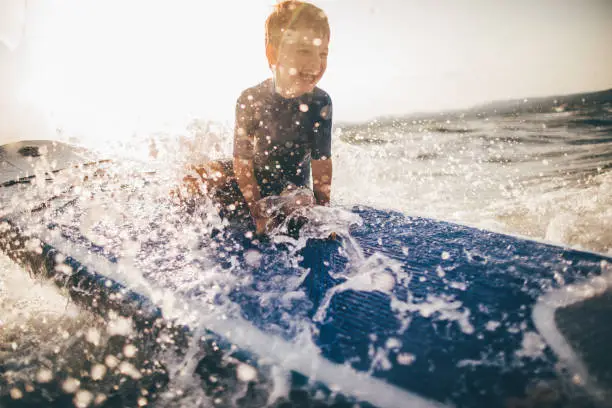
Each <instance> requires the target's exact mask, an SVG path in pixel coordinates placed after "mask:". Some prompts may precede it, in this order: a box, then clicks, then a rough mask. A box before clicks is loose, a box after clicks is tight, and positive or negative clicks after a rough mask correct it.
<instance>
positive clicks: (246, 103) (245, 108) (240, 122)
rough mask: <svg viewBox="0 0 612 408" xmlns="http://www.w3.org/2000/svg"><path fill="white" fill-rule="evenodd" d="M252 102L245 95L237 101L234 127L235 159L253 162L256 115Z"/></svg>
mask: <svg viewBox="0 0 612 408" xmlns="http://www.w3.org/2000/svg"><path fill="white" fill-rule="evenodd" d="M252 105H253V103H252V100H249V98H248V96H247V95H245V94H244V93H243V94H242V95H240V97H239V98H238V100H237V101H236V124H235V126H234V157H235V158H237V159H244V160H252V159H253V157H254V154H255V149H254V135H255V123H254V122H255V115H254V112H253V106H252Z"/></svg>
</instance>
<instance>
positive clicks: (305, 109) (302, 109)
mask: <svg viewBox="0 0 612 408" xmlns="http://www.w3.org/2000/svg"><path fill="white" fill-rule="evenodd" d="M300 111H302V112H308V105H306V104H305V103H302V104H300Z"/></svg>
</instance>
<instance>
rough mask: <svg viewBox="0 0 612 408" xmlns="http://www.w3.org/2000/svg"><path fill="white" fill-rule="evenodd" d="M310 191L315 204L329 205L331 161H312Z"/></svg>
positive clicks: (329, 159)
mask: <svg viewBox="0 0 612 408" xmlns="http://www.w3.org/2000/svg"><path fill="white" fill-rule="evenodd" d="M311 166H312V190H313V192H314V195H315V198H316V200H317V204H319V205H326V206H327V205H329V201H330V198H331V182H332V167H333V166H332V160H331V158H328V159H323V160H312V161H311Z"/></svg>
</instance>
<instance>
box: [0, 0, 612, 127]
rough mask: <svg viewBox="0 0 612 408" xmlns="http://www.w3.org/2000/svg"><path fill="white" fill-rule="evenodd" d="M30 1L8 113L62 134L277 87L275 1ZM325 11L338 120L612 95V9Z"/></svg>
mask: <svg viewBox="0 0 612 408" xmlns="http://www.w3.org/2000/svg"><path fill="white" fill-rule="evenodd" d="M23 3H24V0H0V42H3V43H4V44H5V46H8V48H9V49H12V51H8V50H7V49H6V47H5V49H4V50H1V49H0V103H2V104H4V105H3V106H8V105H11V106H13V108H12V109H14V106H17V105H19V104H21V105H23V106H28V109H26V110H25V111H24V112H26V111H27V112H30V113H31V112H34V111H36V112H39V113H41V112H42V114H43V115H44V117H45V118H46V120H47V121H51V122H52V123H53V124H54V125H57V126H60V125H61V126H65V127H67V128H70V127H71V126H72V128H75V129H81V130H84V129H92V128H95V129H104V131H112V129H113V126H115V127H123V128H125V129H127V128H146V127H148V128H151V129H154V128H156V127H159V126H161V124H162V123H170V122H173V123H175V122H176V123H178V122H180V121H184V120H186V119H187V118H193V117H199V118H203V119H211V120H224V121H231V120H233V115H234V102H235V100H236V98H237V96H238V95H239V93H240V91H241V90H242V89H244V88H246V87H249V86H252V85H254V84H256V83H258V82H259V81H261V80H263V79H265V78H266V77H268V76H269V70H268V65H267V62H266V59H265V54H264V40H263V27H264V20H265V18H266V16H267V14H268V13H269V12H270V11H271V7H272V5H273V4H274V0H232V1H219V0H173V1H170V0H167V1H156V0H147V1H144V0H121V1H119V0H106V1H104V2H100V1H95V0H55V1H50V0H29V1H28V7H27V13H25V14H24V13H23V10H24V8H23ZM314 3H315V4H317V5H319V6H321V7H322V8H323V9H324V10H325V11H326V12H327V14H328V16H329V19H330V23H331V28H332V38H331V43H330V56H329V63H328V70H327V72H326V74H325V76H324V78H323V80H322V81H321V83H320V86H321V87H322V88H323V89H325V90H326V91H328V92H329V93H330V95H331V96H332V99H333V101H334V115H335V119H336V120H337V121H366V120H369V119H372V118H374V117H376V116H381V115H396V114H405V113H411V112H421V111H437V110H445V109H454V108H462V107H468V106H471V105H474V104H478V103H481V102H485V101H489V100H499V99H508V98H523V97H529V96H542V95H551V94H565V93H572V92H582V91H594V90H601V89H607V88H612V53H611V52H610V44H612V24H610V21H612V1H606V0H589V1H573V0H538V1H526V0H514V1H510V0H498V1H485V0H446V1H442V0H427V1H425V0H318V1H314ZM24 24H25V26H24ZM24 33H25V34H24ZM24 109H25V108H24Z"/></svg>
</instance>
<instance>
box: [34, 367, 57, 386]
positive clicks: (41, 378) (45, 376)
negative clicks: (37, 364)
mask: <svg viewBox="0 0 612 408" xmlns="http://www.w3.org/2000/svg"><path fill="white" fill-rule="evenodd" d="M52 379H53V373H52V372H51V370H49V369H47V368H41V369H40V370H39V371H38V372H37V373H36V381H37V382H39V383H43V384H44V383H48V382H49V381H51V380H52Z"/></svg>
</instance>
